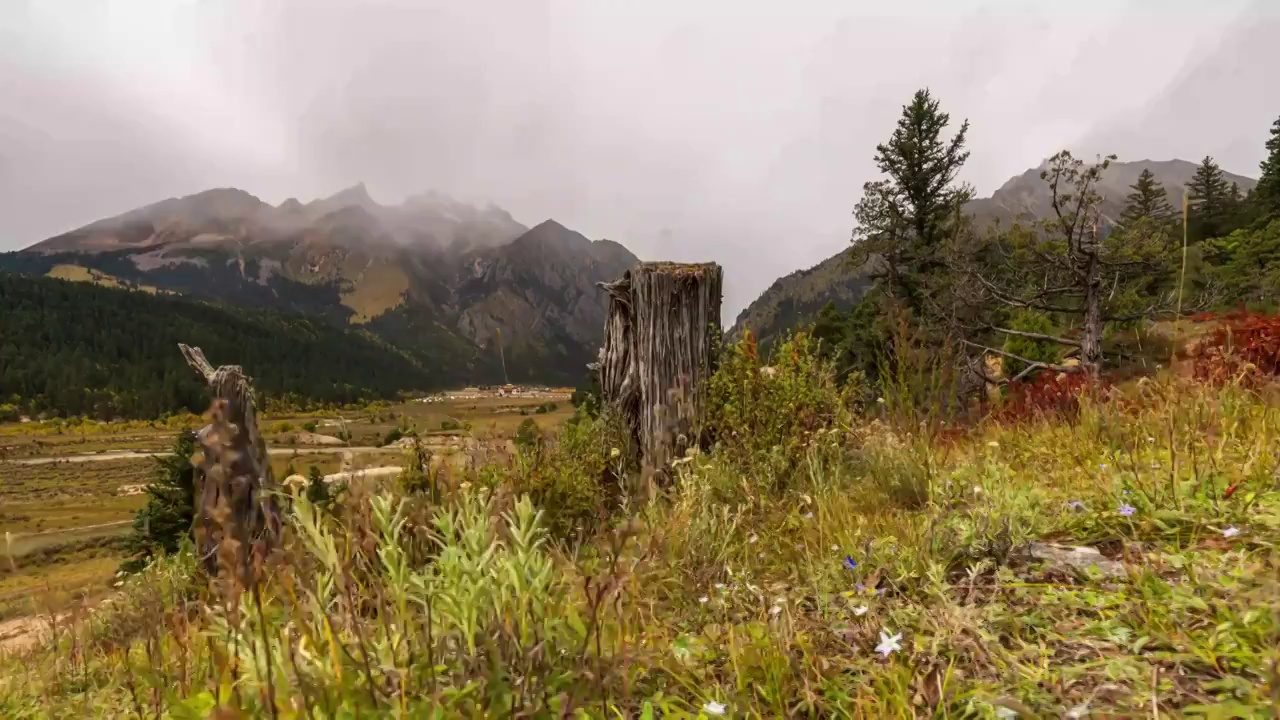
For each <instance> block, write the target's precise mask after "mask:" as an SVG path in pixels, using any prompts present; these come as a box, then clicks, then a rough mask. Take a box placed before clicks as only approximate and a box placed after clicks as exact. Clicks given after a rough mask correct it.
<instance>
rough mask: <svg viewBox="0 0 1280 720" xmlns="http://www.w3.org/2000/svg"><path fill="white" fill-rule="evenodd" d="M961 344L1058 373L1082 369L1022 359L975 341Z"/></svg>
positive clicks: (1019, 356) (965, 341) (964, 341)
mask: <svg viewBox="0 0 1280 720" xmlns="http://www.w3.org/2000/svg"><path fill="white" fill-rule="evenodd" d="M961 342H963V343H964V344H965V345H968V346H969V347H972V348H976V349H978V350H986V351H987V352H993V353H995V354H997V355H1002V356H1004V357H1007V358H1009V359H1011V360H1017V361H1018V362H1024V363H1028V364H1030V365H1036V366H1039V367H1042V368H1045V369H1046V370H1056V371H1058V372H1076V371H1078V370H1079V369H1080V368H1079V366H1071V365H1054V364H1051V363H1046V362H1040V361H1039V360H1031V359H1029V358H1024V357H1022V356H1021V355H1014V354H1013V353H1011V352H1005V351H1004V350H997V349H995V348H993V347H987V346H986V345H980V344H978V343H976V342H973V341H971V340H961Z"/></svg>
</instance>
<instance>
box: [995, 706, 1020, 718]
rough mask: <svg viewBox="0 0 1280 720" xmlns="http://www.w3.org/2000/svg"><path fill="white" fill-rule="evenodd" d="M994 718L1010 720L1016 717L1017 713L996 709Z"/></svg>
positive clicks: (1003, 708)
mask: <svg viewBox="0 0 1280 720" xmlns="http://www.w3.org/2000/svg"><path fill="white" fill-rule="evenodd" d="M996 717H998V718H1001V720H1010V718H1016V717H1018V711H1016V710H1010V709H1009V708H1007V707H998V708H996Z"/></svg>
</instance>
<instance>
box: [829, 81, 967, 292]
mask: <svg viewBox="0 0 1280 720" xmlns="http://www.w3.org/2000/svg"><path fill="white" fill-rule="evenodd" d="M950 124H951V116H950V115H948V114H947V113H945V112H942V110H941V109H940V108H939V104H938V101H937V100H935V99H933V97H932V96H930V94H929V91H928V90H927V89H926V90H920V91H918V92H916V94H915V96H914V97H912V99H911V102H910V103H909V104H908V105H906V106H904V107H903V108H902V116H901V117H900V118H899V119H898V126H897V128H896V129H894V131H893V135H892V136H891V137H890V138H889V141H888V142H887V143H882V144H880V145H877V146H876V155H875V162H876V166H877V167H878V168H880V172H881V173H883V174H884V175H885V176H886V177H885V178H884V179H882V180H877V181H875V182H869V183H866V184H865V185H863V197H862V199H861V200H859V201H858V205H857V207H856V208H855V209H854V216H855V218H856V219H857V228H856V229H855V230H854V237H853V243H854V246H855V248H856V252H855V260H856V261H859V262H865V261H867V260H871V259H873V258H875V259H877V260H878V261H879V263H880V269H879V271H878V274H879V276H880V277H882V278H883V279H884V280H885V281H887V288H886V289H887V290H889V292H890V293H891V295H892V296H893V297H894V298H895V299H896V300H898V301H900V302H902V303H903V304H905V305H906V307H907V308H909V309H910V310H911V311H912V312H913V313H914V314H915V315H916V316H917V317H920V316H922V315H924V314H926V313H927V312H928V311H927V306H928V305H929V303H930V301H931V300H932V299H934V298H933V297H932V296H933V294H934V291H935V290H936V283H935V281H936V279H937V278H938V277H939V276H940V275H941V274H942V272H943V271H944V270H945V269H946V267H947V263H946V261H945V259H944V258H943V254H942V250H943V244H944V243H945V242H946V241H947V240H948V239H950V238H951V237H952V235H953V233H954V231H955V228H956V224H957V223H958V222H963V221H964V217H963V214H962V209H963V207H964V204H965V202H967V201H968V200H969V198H970V197H972V194H973V193H972V190H971V189H970V188H968V187H967V186H964V185H958V184H957V183H956V175H957V174H958V173H959V172H960V168H961V167H962V166H963V165H964V163H965V160H967V159H968V158H969V153H968V151H966V150H965V147H964V146H965V135H966V134H967V133H968V131H969V121H968V120H965V121H964V122H962V123H961V124H960V128H959V129H958V130H957V132H956V134H955V135H953V136H951V137H950V138H948V137H946V136H945V134H944V133H945V131H946V129H947V127H948V126H949V125H950Z"/></svg>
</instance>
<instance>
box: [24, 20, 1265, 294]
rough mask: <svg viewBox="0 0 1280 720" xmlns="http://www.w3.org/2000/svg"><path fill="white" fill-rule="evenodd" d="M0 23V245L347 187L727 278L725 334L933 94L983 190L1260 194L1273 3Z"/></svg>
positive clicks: (830, 230)
mask: <svg viewBox="0 0 1280 720" xmlns="http://www.w3.org/2000/svg"><path fill="white" fill-rule="evenodd" d="M1024 5H1025V4H1022V3H1011V2H997V1H994V0H990V1H986V2H956V3H947V4H943V3H940V2H903V3H895V4H893V5H892V6H885V5H884V4H883V3H856V4H850V3H847V2H835V1H834V0H831V1H826V0H823V1H815V2H810V3H806V4H804V5H803V6H801V7H799V8H798V9H797V8H790V9H786V10H784V9H783V8H784V6H781V5H764V4H761V5H759V6H743V5H741V4H734V5H732V6H730V5H729V4H728V3H719V2H708V3H699V4H696V5H693V6H690V4H688V3H679V4H677V3H675V2H665V1H662V0H654V2H649V3H643V4H634V3H613V2H600V3H572V4H571V3H560V2H551V1H545V2H537V1H525V2H502V3H486V4H483V6H482V7H481V6H471V5H464V4H463V5H460V4H458V3H447V2H414V3H410V2H383V3H377V4H372V3H357V2H337V1H336V0H332V1H328V2H314V1H311V0H280V1H278V2H273V3H266V4H263V3H251V2H249V1H248V0H228V1H227V2H221V3H199V2H190V1H172V0H171V1H166V2H159V1H158V0H157V1H155V2H97V1H94V2H90V1H89V0H83V1H81V2H74V1H70V0H69V1H67V2H62V3H38V2H36V1H35V0H16V2H13V3H5V4H4V6H3V7H2V8H0V87H4V88H5V92H4V93H3V94H2V95H0V98H3V99H0V103H2V105H0V250H9V249H17V248H19V247H25V246H27V245H30V244H32V243H35V242H38V241H41V240H44V239H45V238H48V237H51V236H55V235H58V234H60V233H63V232H65V231H67V230H70V229H72V228H75V227H79V226H82V225H84V224H87V223H89V222H92V221H95V220H98V219H100V218H103V217H108V216H112V215H116V214H118V213H120V212H123V211H126V210H129V209H131V208H134V207H139V206H142V205H146V204H148V203H152V202H155V201H157V200H160V199H163V198H168V197H177V196H182V195H186V194H191V193H196V192H199V191H202V190H205V189H208V188H211V187H237V188H243V189H245V190H247V191H249V192H251V193H253V194H254V195H256V196H258V197H260V198H263V199H264V200H266V201H268V202H271V203H273V204H278V203H280V202H282V201H284V200H285V199H287V198H290V197H296V198H299V200H301V201H302V202H307V201H308V200H310V199H313V198H321V197H327V196H329V195H332V194H333V193H334V192H335V191H337V190H339V189H340V188H343V187H348V186H351V185H353V184H354V183H356V182H357V181H364V182H365V183H366V184H367V188H368V191H369V193H370V195H371V196H372V197H373V198H374V199H375V200H377V201H378V202H380V203H384V204H397V203H399V202H400V201H401V200H402V199H403V198H405V197H408V196H411V195H417V194H420V193H423V192H425V191H429V190H433V189H435V190H440V191H443V192H446V193H448V194H450V195H453V196H455V197H458V198H459V199H461V200H464V201H468V202H474V203H476V204H479V205H483V204H484V203H485V202H489V201H491V202H493V203H495V204H496V205H498V206H500V207H502V208H504V209H505V210H507V211H509V212H510V213H511V214H512V215H513V216H514V218H515V220H516V221H519V222H520V223H523V224H524V225H526V226H531V225H534V224H536V223H537V222H539V221H541V220H542V219H544V218H547V217H554V218H556V219H557V220H559V221H561V222H562V223H564V224H565V225H567V226H569V227H572V228H574V229H576V230H579V231H581V232H583V233H585V234H586V235H588V236H589V237H593V238H599V237H607V238H610V239H613V240H617V241H619V242H621V243H623V244H625V245H626V246H627V247H628V248H630V249H631V250H632V251H634V252H635V253H636V254H637V255H639V256H640V257H642V258H649V259H659V258H661V259H675V260H715V261H718V262H720V263H721V264H723V265H724V266H725V270H726V284H725V292H726V298H725V304H724V308H725V317H726V319H729V318H732V317H733V316H734V315H735V314H736V313H737V312H738V311H739V310H740V309H741V308H742V307H743V306H745V305H746V303H747V302H749V301H750V300H752V299H753V298H755V297H756V296H757V295H758V294H759V293H760V291H761V290H763V289H764V288H765V287H767V286H768V285H769V284H770V282H772V280H773V279H774V278H776V277H778V276H779V275H782V274H785V273H786V272H788V271H790V270H794V269H797V268H803V267H808V266H811V265H813V264H814V263H816V262H818V261H819V260H821V259H822V258H825V257H828V256H830V255H831V254H833V253H834V252H836V251H838V250H839V249H840V248H841V247H843V246H844V245H845V244H846V243H847V241H848V237H849V231H850V229H851V224H852V216H851V210H852V208H853V205H854V203H855V202H856V201H857V198H858V195H859V194H860V188H861V185H862V183H863V182H865V181H866V180H869V179H872V178H873V177H874V176H875V170H874V166H873V163H872V155H873V153H874V146H875V144H876V143H877V142H879V141H881V140H883V139H884V138H885V137H886V136H887V135H888V133H889V132H890V131H891V129H892V125H893V122H894V119H895V117H896V115H897V113H898V111H899V108H900V106H901V105H902V103H904V102H906V101H907V99H908V98H909V96H910V94H911V92H912V91H914V90H915V89H917V88H918V87H920V86H925V85H928V86H929V87H931V88H932V89H933V91H934V93H935V95H937V96H938V97H939V98H940V99H941V100H942V102H943V105H944V108H945V109H947V110H948V111H949V112H950V113H951V114H952V116H953V118H954V119H955V120H957V121H958V120H959V119H960V118H962V117H968V118H970V120H971V121H972V123H973V126H972V130H971V132H970V146H971V149H972V152H973V154H972V158H971V160H970V162H969V164H968V166H967V168H966V173H965V179H967V180H969V181H970V182H972V183H974V184H975V186H976V187H977V189H978V191H979V193H981V194H990V193H991V192H992V191H993V190H995V189H996V188H997V187H998V186H1000V185H1001V184H1002V183H1003V182H1004V181H1005V180H1007V179H1008V178H1010V177H1013V176H1016V175H1018V174H1020V173H1021V172H1023V171H1024V170H1026V169H1027V168H1029V167H1032V166H1034V165H1036V164H1037V163H1038V162H1039V161H1040V160H1041V159H1042V158H1044V157H1046V156H1048V155H1049V154H1051V153H1052V152H1054V151H1056V150H1057V149H1059V148H1061V147H1063V146H1071V147H1073V148H1076V149H1078V150H1081V151H1083V152H1086V153H1087V152H1116V153H1119V154H1120V155H1121V159H1140V158H1152V159H1169V158H1172V157H1182V158H1184V159H1190V160H1198V159H1199V158H1200V157H1203V156H1204V155H1214V156H1215V157H1216V158H1217V159H1218V160H1219V162H1220V164H1221V165H1222V166H1223V167H1224V168H1226V169H1228V170H1230V171H1233V172H1236V173H1240V174H1245V175H1250V174H1254V173H1255V170H1256V166H1257V162H1258V160H1259V159H1260V157H1261V150H1262V148H1261V143H1260V141H1259V140H1258V138H1260V137H1261V136H1262V135H1263V133H1264V132H1265V128H1266V127H1267V125H1268V124H1269V123H1270V122H1271V120H1273V119H1274V117H1275V116H1276V115H1277V114H1280V90H1274V89H1272V88H1274V87H1275V84H1274V83H1273V82H1272V83H1269V82H1267V77H1266V73H1267V71H1268V69H1269V68H1273V67H1275V66H1276V65H1277V64H1280V50H1278V49H1277V48H1276V47H1275V45H1274V43H1270V42H1268V41H1267V40H1268V38H1270V37H1275V35H1276V30H1277V29H1278V28H1280V19H1278V16H1280V9H1277V8H1275V7H1274V4H1272V3H1268V2H1267V1H1266V0H1257V1H1255V2H1243V1H1238V2H1220V3H1215V4H1212V5H1208V4H1205V3H1192V2H1189V1H1188V2H1168V3H1154V2H1140V1H1138V0H1134V1H1132V2H1128V3H1120V2H1101V1H1100V0H1098V1H1095V2H1084V3H1075V4H1066V3H1044V4H1040V5H1039V6H1038V7H1037V8H1036V9H1034V10H1033V9H1028V8H1026V7H1024Z"/></svg>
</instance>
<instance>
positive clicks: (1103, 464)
mask: <svg viewBox="0 0 1280 720" xmlns="http://www.w3.org/2000/svg"><path fill="white" fill-rule="evenodd" d="M1098 469H1099V470H1106V469H1107V464H1106V463H1098Z"/></svg>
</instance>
